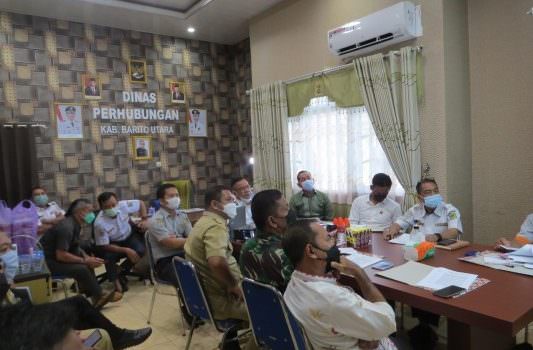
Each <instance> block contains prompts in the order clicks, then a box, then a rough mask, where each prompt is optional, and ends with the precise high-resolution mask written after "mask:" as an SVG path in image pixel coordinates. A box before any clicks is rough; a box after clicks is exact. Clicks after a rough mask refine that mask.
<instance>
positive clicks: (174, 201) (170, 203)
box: [167, 197, 181, 210]
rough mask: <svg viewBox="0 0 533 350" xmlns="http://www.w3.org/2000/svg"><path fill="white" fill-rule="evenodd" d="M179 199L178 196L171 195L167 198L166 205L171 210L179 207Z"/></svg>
mask: <svg viewBox="0 0 533 350" xmlns="http://www.w3.org/2000/svg"><path fill="white" fill-rule="evenodd" d="M180 203H181V199H180V197H172V198H170V199H169V200H167V207H168V208H169V209H172V210H176V209H178V208H179V207H180Z"/></svg>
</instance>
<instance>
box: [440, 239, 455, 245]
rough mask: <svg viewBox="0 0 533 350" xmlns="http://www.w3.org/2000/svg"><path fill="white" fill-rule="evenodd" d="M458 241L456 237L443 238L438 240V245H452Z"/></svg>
mask: <svg viewBox="0 0 533 350" xmlns="http://www.w3.org/2000/svg"><path fill="white" fill-rule="evenodd" d="M456 242H457V241H456V240H455V239H443V240H441V241H438V242H437V245H443V246H447V245H451V244H454V243H456Z"/></svg>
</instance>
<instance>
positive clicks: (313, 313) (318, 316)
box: [309, 309, 323, 320]
mask: <svg viewBox="0 0 533 350" xmlns="http://www.w3.org/2000/svg"><path fill="white" fill-rule="evenodd" d="M309 314H310V315H311V317H312V318H314V319H315V320H320V319H321V318H322V316H323V315H322V313H321V312H320V311H319V310H314V309H310V310H309Z"/></svg>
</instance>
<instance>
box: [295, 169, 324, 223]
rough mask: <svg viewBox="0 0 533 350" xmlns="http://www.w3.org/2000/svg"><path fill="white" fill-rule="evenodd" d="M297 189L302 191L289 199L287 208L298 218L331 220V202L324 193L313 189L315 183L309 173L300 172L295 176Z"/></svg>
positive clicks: (305, 171)
mask: <svg viewBox="0 0 533 350" xmlns="http://www.w3.org/2000/svg"><path fill="white" fill-rule="evenodd" d="M296 180H297V181H298V187H300V188H301V189H302V190H301V191H300V192H298V193H296V194H295V195H293V196H292V197H291V200H290V202H289V207H290V208H291V209H292V210H293V211H294V212H295V213H296V217H298V218H317V217H318V218H320V219H321V220H327V221H329V220H332V219H333V209H332V208H331V202H330V201H329V198H328V196H326V194H325V193H322V192H320V191H317V190H316V189H315V182H314V180H313V178H312V177H311V173H310V172H309V171H307V170H302V171H300V172H299V173H298V175H296Z"/></svg>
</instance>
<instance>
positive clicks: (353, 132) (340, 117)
mask: <svg viewBox="0 0 533 350" xmlns="http://www.w3.org/2000/svg"><path fill="white" fill-rule="evenodd" d="M288 119H289V149H290V163H291V174H296V173H297V172H298V171H300V170H304V169H305V170H309V171H310V172H311V174H312V175H313V178H314V179H315V182H316V187H317V189H318V190H320V191H322V192H325V193H326V194H327V195H328V197H329V198H330V200H331V201H332V202H333V203H339V204H351V203H352V201H353V199H354V198H355V197H356V196H359V195H362V194H366V193H369V192H370V184H371V181H372V176H373V175H374V174H375V173H386V174H388V175H389V176H390V177H391V178H392V180H393V188H392V190H391V193H390V195H389V196H391V198H394V199H396V200H401V198H403V195H404V191H403V188H402V187H401V186H400V185H399V183H398V181H397V179H396V177H395V176H394V172H393V171H392V169H391V167H390V165H389V162H388V160H387V157H386V156H385V153H384V152H383V149H382V148H381V145H380V143H379V140H378V139H377V137H376V134H375V132H374V129H373V127H372V123H371V122H370V119H369V116H368V114H367V112H366V109H365V108H364V107H354V108H337V107H336V106H335V102H332V101H329V100H328V98H327V97H317V98H313V99H311V102H310V104H309V106H308V107H306V108H305V109H304V113H303V114H302V115H301V116H298V117H290V118H288ZM297 190H299V189H298V188H296V187H294V186H293V191H297Z"/></svg>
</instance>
